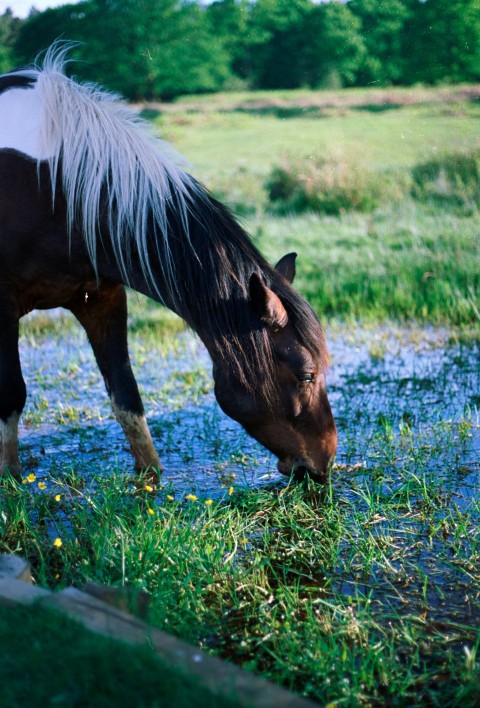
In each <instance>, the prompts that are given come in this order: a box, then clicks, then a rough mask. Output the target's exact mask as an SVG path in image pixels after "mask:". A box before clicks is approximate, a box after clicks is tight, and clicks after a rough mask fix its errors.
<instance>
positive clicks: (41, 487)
mask: <svg viewBox="0 0 480 708" xmlns="http://www.w3.org/2000/svg"><path fill="white" fill-rule="evenodd" d="M38 488H39V489H46V488H47V485H46V484H45V482H39V483H38Z"/></svg>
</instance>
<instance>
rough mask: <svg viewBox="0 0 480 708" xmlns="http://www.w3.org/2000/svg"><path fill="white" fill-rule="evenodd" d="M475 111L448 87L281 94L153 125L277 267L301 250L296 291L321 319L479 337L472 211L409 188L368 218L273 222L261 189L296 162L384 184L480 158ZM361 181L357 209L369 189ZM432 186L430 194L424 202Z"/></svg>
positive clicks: (479, 281)
mask: <svg viewBox="0 0 480 708" xmlns="http://www.w3.org/2000/svg"><path fill="white" fill-rule="evenodd" d="M385 93H386V95H385ZM289 96H290V98H289ZM467 98H468V97H467ZM253 101H256V104H253V103H252V102H253ZM378 101H380V103H381V101H386V102H387V103H388V110H381V111H378V110H373V108H372V106H374V104H375V103H376V102H378ZM408 101H411V102H412V103H411V105H409V104H408ZM315 102H316V103H317V104H319V106H320V107H318V106H317V113H316V114H313V115H312V113H311V111H310V110H307V109H309V108H311V104H312V103H313V104H315ZM279 105H280V106H283V107H284V108H285V106H287V107H288V106H289V107H290V109H293V108H295V106H297V108H298V107H299V106H300V107H301V106H302V105H303V106H304V108H300V111H299V112H298V111H297V113H295V112H293V113H292V114H291V116H292V117H288V118H286V117H284V116H283V115H282V114H281V113H280V114H278V110H279V109H278V106H279ZM249 106H250V109H249ZM255 106H256V107H255ZM359 107H360V108H362V110H359ZM363 109H364V110H363ZM302 111H303V112H302ZM479 112H480V107H479V106H478V105H477V103H475V102H469V101H468V100H467V99H466V98H465V97H462V96H460V97H459V95H457V94H452V93H448V92H445V91H444V90H441V89H437V90H435V89H430V90H425V89H412V90H411V91H406V90H400V91H399V92H397V93H396V92H395V91H392V92H385V91H384V92H381V91H375V90H372V91H360V92H358V91H352V92H350V91H346V92H344V93H342V94H340V95H338V94H331V93H330V92H327V93H326V94H323V93H321V92H320V93H319V92H294V93H292V94H288V93H285V92H283V93H282V92H280V93H277V92H274V93H267V94H262V95H261V96H257V95H256V94H250V95H248V94H241V95H239V96H234V97H232V96H229V95H220V96H217V97H213V98H212V97H211V98H208V97H205V98H203V99H202V100H200V99H199V100H198V101H195V102H194V103H193V105H192V103H191V102H190V103H189V102H188V101H187V102H185V103H182V102H179V103H177V104H175V105H174V106H173V107H170V108H169V109H168V110H166V111H165V112H164V113H162V114H161V115H160V116H159V117H158V118H157V119H156V121H155V125H156V126H157V127H158V128H159V130H160V131H161V132H162V133H163V134H164V135H165V137H166V138H168V139H171V140H172V141H173V143H174V145H175V147H176V148H177V149H178V150H179V151H180V152H181V153H183V154H184V155H185V156H186V158H187V160H188V161H189V162H190V166H191V170H192V171H193V173H194V174H195V175H196V176H198V177H200V178H201V179H202V180H204V181H205V182H206V184H207V185H208V186H209V187H210V188H211V189H212V190H213V191H214V192H215V193H216V194H218V195H219V196H220V197H221V198H222V199H224V200H226V201H227V203H229V204H230V205H231V206H232V207H233V209H234V210H236V211H238V212H239V213H240V214H241V215H243V221H244V223H245V226H246V228H247V230H248V231H249V232H250V233H251V234H252V236H253V237H254V239H255V240H256V242H257V244H258V245H259V247H260V248H261V250H263V251H264V252H265V253H266V254H267V255H268V257H269V258H270V259H271V260H272V261H276V260H277V259H278V258H279V257H280V256H281V255H283V253H284V252H285V251H286V250H289V249H292V248H294V249H295V250H297V251H298V253H299V257H300V261H299V268H298V271H299V278H298V287H299V289H300V290H301V292H302V293H303V294H305V295H306V296H307V298H308V299H309V300H310V301H311V302H312V304H313V305H314V307H315V308H316V310H317V312H318V314H319V315H320V317H321V318H325V317H327V318H331V317H339V318H341V319H344V320H351V319H358V318H360V319H362V318H368V319H370V320H377V321H385V320H389V319H392V318H394V319H400V320H412V319H415V320H419V321H423V322H429V323H430V322H434V323H436V324H446V325H454V324H460V325H464V326H473V327H474V328H476V329H477V330H478V327H479V320H480V316H479V315H480V296H479V293H480V275H479V269H478V265H477V264H478V263H479V262H480V239H479V238H478V227H479V215H478V207H477V206H476V203H475V202H473V203H467V204H462V203H461V202H460V203H459V202H458V199H457V200H455V199H454V200H453V202H451V203H448V202H445V201H444V202H440V203H439V202H438V200H435V199H428V198H427V199H426V200H425V199H424V201H423V202H418V201H415V200H414V199H412V197H410V196H409V195H408V190H407V193H406V194H405V195H404V196H401V195H402V194H403V192H404V189H403V187H402V189H400V190H398V189H395V185H394V184H393V185H391V186H392V188H389V190H387V193H386V197H384V198H383V199H382V200H381V203H379V204H378V207H377V208H376V209H374V210H373V212H372V213H369V214H368V215H365V216H362V215H361V214H359V213H353V214H348V213H346V214H340V216H338V218H333V217H329V216H322V215H318V214H317V215H314V214H310V215H307V216H301V215H299V214H297V213H295V210H293V209H291V213H290V214H289V215H287V216H278V215H277V216H275V215H272V214H270V213H269V212H268V194H267V189H266V182H267V180H268V178H269V175H271V173H272V170H273V169H274V168H275V167H276V166H277V165H279V164H281V163H282V160H283V161H286V162H287V163H288V162H291V161H292V159H294V160H300V163H301V160H302V159H303V160H304V161H305V164H308V163H309V161H310V162H311V161H314V162H315V161H317V162H318V161H320V162H321V161H322V160H327V161H329V160H330V161H333V164H339V163H343V164H345V165H346V166H347V168H352V169H353V167H355V166H356V165H364V166H365V168H366V169H368V171H369V174H370V173H372V174H376V175H378V177H377V182H379V181H380V182H381V181H382V178H381V175H382V173H384V172H385V171H386V172H387V173H388V174H390V175H394V174H395V171H400V172H399V174H401V175H404V176H403V177H402V178H401V180H400V181H401V182H402V181H405V179H406V178H405V175H406V174H407V173H406V171H408V172H409V173H410V172H411V171H414V170H415V168H416V166H419V165H422V164H425V163H429V161H430V164H431V163H432V161H433V162H434V161H435V160H436V159H437V158H438V156H439V155H445V154H447V155H448V154H452V153H459V152H460V153H462V154H467V155H468V154H474V153H475V151H477V153H478V150H479V147H480V139H479V136H478V125H477V123H478V117H479ZM417 173H418V170H417ZM417 173H415V174H417ZM389 179H390V180H391V179H392V177H389ZM409 179H410V180H411V177H410V178H409ZM437 181H438V180H437ZM357 182H358V184H357V185H356V187H355V189H356V192H355V193H356V201H357V203H360V204H361V203H362V199H363V196H362V194H361V193H359V194H357V192H358V191H359V188H360V192H361V183H362V180H357ZM407 183H408V179H407ZM477 184H478V183H477ZM457 186H458V185H457ZM435 189H436V187H435V185H434V184H432V186H431V187H428V188H427V186H426V187H425V190H424V192H423V194H422V197H423V198H425V197H428V195H429V194H432V193H433V194H434V193H435ZM476 189H477V191H478V186H477V188H476ZM402 190H403V191H402ZM377 191H378V190H377V189H376V188H375V190H374V192H375V194H373V197H372V198H371V199H370V203H371V205H372V206H374V205H375V200H376V193H377ZM397 192H398V193H399V194H400V197H401V198H400V202H399V194H397ZM390 193H391V194H392V196H391V198H390V199H389V197H388V194H390ZM394 193H395V194H394ZM417 193H418V190H417ZM342 198H343V197H342ZM336 208H338V205H337V207H336Z"/></svg>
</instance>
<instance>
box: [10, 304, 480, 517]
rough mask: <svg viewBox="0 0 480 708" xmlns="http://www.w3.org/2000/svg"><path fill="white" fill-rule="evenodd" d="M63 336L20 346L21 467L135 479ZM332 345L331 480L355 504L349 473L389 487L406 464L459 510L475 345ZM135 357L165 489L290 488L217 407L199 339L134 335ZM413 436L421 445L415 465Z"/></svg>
mask: <svg viewBox="0 0 480 708" xmlns="http://www.w3.org/2000/svg"><path fill="white" fill-rule="evenodd" d="M33 317H35V315H33ZM68 330H69V331H68V334H67V335H66V336H64V337H61V338H60V339H59V338H58V337H53V336H52V337H50V336H41V337H40V338H37V339H34V338H33V337H31V336H24V337H23V338H22V342H21V358H22V367H23V372H24V377H25V380H26V382H27V388H28V401H27V406H26V408H25V411H24V415H23V418H22V425H21V431H20V444H21V456H22V460H23V462H24V465H25V469H26V470H28V471H29V472H31V471H33V472H35V474H36V475H37V477H39V478H41V477H42V475H47V474H49V475H61V474H62V472H65V471H72V470H74V471H76V472H78V474H79V475H80V476H84V477H85V479H86V481H88V478H89V476H91V475H92V474H98V473H99V472H100V473H105V474H108V473H109V472H111V471H112V470H117V471H118V470H120V471H122V472H123V471H124V472H126V473H130V472H131V469H132V463H131V457H130V454H129V452H128V450H127V448H126V442H125V440H124V437H123V433H122V432H121V430H120V428H119V426H118V425H117V423H116V421H115V420H114V418H113V415H112V413H111V410H110V405H109V400H108V398H107V395H106V393H105V390H104V386H103V381H102V380H101V377H100V374H99V372H98V369H97V366H96V363H95V361H94V358H93V354H92V353H91V350H90V347H89V345H88V343H87V341H86V338H85V336H84V334H83V332H82V331H81V330H80V329H77V328H75V327H73V328H72V327H70V326H69V327H68ZM70 330H71V331H70ZM328 341H329V348H330V352H331V356H332V364H331V368H330V370H329V371H328V374H327V381H328V390H329V397H330V401H331V404H332V408H333V411H334V415H335V418H336V421H337V426H338V432H339V448H338V454H337V471H336V472H335V473H334V477H333V480H334V481H333V484H334V485H335V486H337V485H339V486H340V487H341V491H342V493H345V494H347V496H351V494H352V493H353V491H352V490H349V475H350V477H351V478H352V481H353V480H355V485H357V484H360V483H361V481H362V480H363V481H365V483H367V482H368V480H369V478H371V477H372V475H374V476H375V474H378V473H379V469H380V468H381V474H382V475H384V476H385V475H387V474H388V470H390V471H391V472H392V473H393V479H394V476H395V475H394V470H395V467H398V465H399V463H400V462H401V464H402V465H405V464H411V466H412V474H414V473H415V470H416V472H417V473H418V471H419V466H420V468H421V469H422V470H426V471H427V472H428V474H430V475H432V476H433V477H438V476H441V477H442V478H444V480H445V484H447V485H448V488H449V489H450V490H451V494H452V495H453V496H454V498H455V500H456V502H457V503H460V504H464V503H466V500H468V498H469V497H470V496H471V495H473V494H474V493H475V492H478V488H479V484H480V482H479V480H480V427H479V426H480V414H479V408H480V348H479V346H478V344H475V345H468V346H467V345H462V344H455V343H454V344H452V343H450V342H449V339H448V333H447V332H442V331H437V330H420V329H416V330H404V329H392V330H389V331H378V330H375V329H371V330H370V331H368V330H367V331H365V330H362V331H357V332H350V331H341V332H336V333H334V334H330V335H329V336H328ZM131 353H132V360H133V364H134V370H135V372H136V376H137V380H138V383H139V386H140V390H141V392H142V395H143V399H144V404H145V408H146V412H147V417H148V420H149V423H150V427H151V430H152V435H153V439H154V442H155V444H156V446H157V449H158V451H159V453H160V457H161V459H162V461H163V464H164V466H165V473H164V484H165V485H166V486H167V487H168V488H169V489H170V490H172V491H174V492H175V493H176V494H178V495H182V494H184V493H191V492H192V493H195V494H199V495H200V494H201V495H208V496H210V497H213V498H215V497H218V496H221V495H222V494H224V493H225V488H226V487H229V486H230V485H231V484H232V482H233V481H235V483H236V484H240V485H246V486H257V485H262V484H266V483H269V484H270V483H275V482H277V481H279V482H280V483H282V484H284V483H285V479H284V478H283V477H282V476H281V475H280V474H279V473H278V472H277V471H276V463H275V459H274V458H273V456H271V455H270V454H269V453H267V452H266V451H265V450H264V449H263V448H262V447H261V446H260V445H258V444H257V443H256V442H255V441H253V440H252V439H251V438H250V437H249V436H248V435H246V433H244V432H243V430H242V429H241V428H240V426H238V425H237V424H236V423H234V422H233V421H231V420H230V419H229V418H227V417H226V416H225V415H224V414H223V413H222V412H221V411H220V409H219V408H218V406H217V404H216V402H215V399H214V395H213V391H212V379H211V374H210V371H211V364H210V360H209V358H208V355H207V353H206V351H205V349H204V348H203V346H202V344H201V342H199V340H198V339H197V338H196V337H194V336H193V335H192V334H191V333H189V332H184V333H182V334H180V335H179V336H178V338H177V341H176V342H175V344H174V345H172V348H171V351H170V352H167V354H165V352H159V351H158V350H157V349H156V348H155V347H154V346H151V345H149V344H148V343H147V342H146V341H143V340H141V339H139V338H138V337H137V338H135V337H133V336H132V337H131ZM413 438H415V439H416V441H417V443H418V445H417V446H416V447H418V449H417V452H416V453H415V455H414V456H413V458H412V459H411V460H410V461H409V460H408V459H407V460H406V459H405V455H407V456H408V455H410V456H411V455H412V450H411V443H412V440H413ZM409 442H410V444H409ZM392 484H394V482H393V481H392ZM339 491H340V490H339Z"/></svg>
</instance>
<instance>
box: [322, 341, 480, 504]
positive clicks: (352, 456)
mask: <svg viewBox="0 0 480 708" xmlns="http://www.w3.org/2000/svg"><path fill="white" fill-rule="evenodd" d="M359 338H360V335H359ZM348 339H349V340H350V342H352V341H354V340H355V337H354V336H353V337H352V336H350V337H349V338H348ZM361 339H362V342H361V343H360V344H358V343H356V344H352V343H350V344H349V343H347V342H346V340H345V338H344V337H341V336H338V335H337V336H336V337H334V338H333V339H332V340H331V341H330V351H331V355H332V368H331V372H330V375H329V377H328V379H329V398H330V401H331V404H332V408H333V410H334V414H335V417H336V421H337V426H338V429H339V447H338V451H337V462H338V463H340V464H343V465H346V466H353V465H357V466H361V467H363V468H364V470H365V475H364V477H365V478H368V477H369V476H370V475H371V473H372V471H373V470H375V469H376V468H379V467H381V468H382V469H383V470H384V471H385V470H387V471H388V468H389V465H390V467H391V468H392V470H394V468H395V467H398V466H399V465H401V466H402V467H403V469H404V470H405V469H407V471H408V468H409V466H410V467H411V470H412V473H415V472H417V473H420V472H427V474H429V475H432V476H436V477H437V481H438V476H440V477H442V478H443V479H444V481H445V483H446V487H445V488H446V489H450V491H451V492H452V494H455V495H456V499H457V501H458V502H459V503H460V504H466V503H468V500H469V499H470V498H472V497H475V496H476V498H478V491H479V486H480V345H479V344H478V343H477V344H472V345H468V346H467V345H464V344H451V343H449V342H448V334H447V333H446V332H439V331H435V330H423V331H417V330H415V331H408V330H398V331H394V330H392V332H390V333H388V332H379V333H364V334H362V336H361ZM413 437H415V440H416V449H414V446H413V445H409V440H412V439H413ZM402 448H403V449H404V450H405V456H408V455H410V456H411V457H412V459H411V460H410V461H408V460H407V459H405V457H404V458H403V459H402V458H401V455H402ZM389 454H391V456H392V457H391V459H390V460H389ZM399 456H400V457H399ZM360 476H361V475H360ZM449 485H450V486H449ZM347 495H348V491H347Z"/></svg>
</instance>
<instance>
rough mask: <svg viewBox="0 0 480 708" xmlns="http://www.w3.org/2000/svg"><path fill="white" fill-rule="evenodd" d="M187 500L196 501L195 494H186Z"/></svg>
mask: <svg viewBox="0 0 480 708" xmlns="http://www.w3.org/2000/svg"><path fill="white" fill-rule="evenodd" d="M185 499H186V500H187V501H197V499H198V497H196V496H195V494H187V496H186V497H185Z"/></svg>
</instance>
